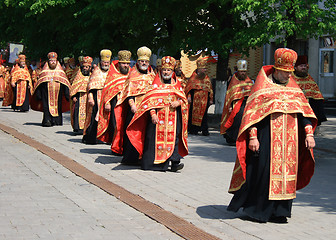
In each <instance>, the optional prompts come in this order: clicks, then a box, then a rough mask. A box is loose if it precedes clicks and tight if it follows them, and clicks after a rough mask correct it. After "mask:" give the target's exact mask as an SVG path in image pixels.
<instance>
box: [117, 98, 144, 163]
mask: <svg viewBox="0 0 336 240" xmlns="http://www.w3.org/2000/svg"><path fill="white" fill-rule="evenodd" d="M129 99H133V100H134V97H130V98H128V99H126V100H127V102H128V100H129ZM127 108H128V111H127V115H126V120H125V125H124V129H123V131H124V139H123V159H122V160H121V163H122V164H125V165H139V164H140V161H139V153H138V151H137V150H136V149H135V147H134V146H133V145H132V143H131V141H130V140H129V138H128V136H127V134H126V128H127V126H128V125H129V123H130V122H131V120H132V118H133V116H134V113H133V112H132V111H131V109H130V107H129V106H127Z"/></svg>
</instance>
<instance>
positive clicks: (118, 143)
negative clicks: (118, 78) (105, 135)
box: [111, 64, 155, 154]
mask: <svg viewBox="0 0 336 240" xmlns="http://www.w3.org/2000/svg"><path fill="white" fill-rule="evenodd" d="M154 77H155V75H154V72H153V70H152V68H151V66H149V67H148V69H147V73H141V72H139V70H138V67H137V64H136V65H135V66H134V67H133V68H132V69H131V70H130V73H129V75H128V77H127V79H126V80H125V83H124V88H123V91H122V92H121V96H120V98H119V99H118V102H117V105H116V107H115V110H114V113H115V117H116V120H117V129H116V130H117V131H116V136H115V137H114V140H113V142H112V146H111V149H112V151H113V152H115V153H118V154H122V153H123V137H124V136H123V134H124V129H125V127H126V126H125V120H126V115H127V112H128V111H129V104H128V102H127V101H125V100H126V99H128V98H129V97H134V103H135V105H136V107H137V108H138V107H139V105H140V103H141V101H142V99H143V97H144V95H145V94H146V92H147V91H148V90H149V89H150V86H151V84H152V82H153V80H154Z"/></svg>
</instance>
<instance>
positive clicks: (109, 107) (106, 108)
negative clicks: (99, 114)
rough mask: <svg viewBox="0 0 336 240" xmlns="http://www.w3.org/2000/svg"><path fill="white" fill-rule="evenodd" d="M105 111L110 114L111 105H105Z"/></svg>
mask: <svg viewBox="0 0 336 240" xmlns="http://www.w3.org/2000/svg"><path fill="white" fill-rule="evenodd" d="M105 111H106V112H111V104H110V103H109V102H108V103H106V104H105Z"/></svg>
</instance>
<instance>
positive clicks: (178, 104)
mask: <svg viewBox="0 0 336 240" xmlns="http://www.w3.org/2000/svg"><path fill="white" fill-rule="evenodd" d="M180 104H181V103H180V101H174V102H171V103H170V106H171V107H172V108H177V107H179V106H180Z"/></svg>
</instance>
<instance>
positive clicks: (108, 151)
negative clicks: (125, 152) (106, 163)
mask: <svg viewBox="0 0 336 240" xmlns="http://www.w3.org/2000/svg"><path fill="white" fill-rule="evenodd" d="M79 151H80V152H81V153H88V154H103V155H109V157H117V156H114V155H113V154H112V151H111V149H110V148H109V149H99V148H82V149H80V150H79Z"/></svg>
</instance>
